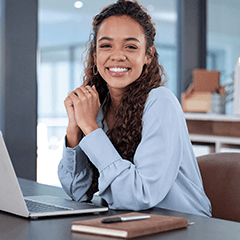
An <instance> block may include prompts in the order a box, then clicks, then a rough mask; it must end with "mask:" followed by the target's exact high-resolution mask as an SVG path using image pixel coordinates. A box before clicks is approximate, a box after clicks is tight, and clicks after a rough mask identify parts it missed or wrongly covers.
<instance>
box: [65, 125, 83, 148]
mask: <svg viewBox="0 0 240 240" xmlns="http://www.w3.org/2000/svg"><path fill="white" fill-rule="evenodd" d="M66 132H67V134H66V146H67V147H70V148H74V147H76V146H77V145H78V144H79V142H80V140H81V139H82V131H81V129H80V128H79V127H70V126H68V127H67V131H66Z"/></svg>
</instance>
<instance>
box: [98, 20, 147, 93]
mask: <svg viewBox="0 0 240 240" xmlns="http://www.w3.org/2000/svg"><path fill="white" fill-rule="evenodd" d="M148 61H149V56H147V55H146V40H145V36H144V33H143V30H142V28H141V25H140V24H139V23H137V22H136V21H135V20H133V19H131V18H130V17H127V16H111V17H109V18H107V19H105V20H104V21H103V22H102V24H101V26H100V28H99V31H98V34H97V47H96V55H95V63H96V65H97V68H98V71H99V73H100V75H101V76H102V78H103V79H104V80H105V81H106V83H107V84H108V87H109V90H110V92H111V90H118V91H121V92H122V91H124V88H126V87H127V86H128V85H129V84H131V83H132V82H134V81H135V80H136V79H138V78H139V77H140V75H141V73H142V69H143V65H144V64H145V63H148Z"/></svg>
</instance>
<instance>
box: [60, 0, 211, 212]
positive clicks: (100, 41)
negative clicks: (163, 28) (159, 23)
mask: <svg viewBox="0 0 240 240" xmlns="http://www.w3.org/2000/svg"><path fill="white" fill-rule="evenodd" d="M155 34H156V33H155V28H154V25H153V23H152V22H151V18H150V16H149V15H148V14H147V13H146V12H145V11H144V9H143V8H142V7H141V6H140V5H139V4H138V3H137V2H132V1H127V0H119V1H117V2H116V3H114V4H112V5H110V6H108V7H106V8H105V9H103V10H102V11H101V12H100V13H99V14H98V15H96V16H95V18H94V21H93V39H92V41H91V43H90V48H89V51H88V58H87V67H86V69H85V77H84V84H83V85H82V86H80V87H79V88H77V89H75V90H74V91H72V92H71V93H70V94H69V95H68V96H67V98H66V99H65V107H66V110H67V114H68V118H69V124H68V127H67V134H66V138H65V145H64V150H63V158H62V160H61V162H60V164H59V169H58V174H59V178H60V181H61V183H62V186H63V188H64V190H65V191H66V192H67V193H68V195H69V196H71V197H72V198H73V199H74V200H76V201H88V200H91V198H92V196H93V194H94V193H95V192H96V191H99V195H100V196H101V197H102V198H103V199H105V200H106V201H107V203H108V205H109V207H110V208H112V209H129V210H143V209H148V208H151V207H154V206H157V207H161V208H166V209H171V210H176V211H182V212H187V213H192V214H198V215H203V216H211V206H210V202H209V200H208V198H207V197H206V195H205V193H204V190H203V186H202V180H201V176H200V172H199V169H198V165H197V162H196V159H195V157H194V154H193V151H192V146H191V142H190V140H189V136H188V131H187V127H186V123H185V119H184V115H183V112H182V109H181V106H180V104H179V102H178V101H177V99H176V98H175V97H174V95H173V94H172V93H171V92H170V91H169V90H167V89H166V88H165V87H163V86H162V85H163V77H164V73H163V68H162V66H160V65H159V64H158V54H157V51H156V49H155V47H154V38H155Z"/></svg>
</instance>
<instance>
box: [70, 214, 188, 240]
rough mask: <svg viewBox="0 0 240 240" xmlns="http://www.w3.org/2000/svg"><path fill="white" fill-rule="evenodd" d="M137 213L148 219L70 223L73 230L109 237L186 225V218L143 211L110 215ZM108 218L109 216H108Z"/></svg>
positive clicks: (142, 234) (158, 230)
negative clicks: (147, 216)
mask: <svg viewBox="0 0 240 240" xmlns="http://www.w3.org/2000/svg"><path fill="white" fill-rule="evenodd" d="M137 215H150V218H148V219H142V220H135V221H126V222H116V223H102V222H101V221H102V219H105V218H106V217H104V218H95V219H90V220H83V221H77V222H73V223H72V228H71V230H72V231H73V232H80V233H89V234H96V235H104V236H111V237H121V238H133V237H139V236H144V235H149V234H153V233H160V232H165V231H169V230H173V229H179V228H184V227H187V226H188V219H186V218H180V217H172V216H163V215H154V214H144V213H136V212H133V213H127V214H122V215H117V216H112V217H114V218H115V217H119V216H121V217H127V216H137ZM109 218H110V217H109Z"/></svg>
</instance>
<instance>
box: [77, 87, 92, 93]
mask: <svg viewBox="0 0 240 240" xmlns="http://www.w3.org/2000/svg"><path fill="white" fill-rule="evenodd" d="M88 87H89V86H88V85H87V86H83V85H82V86H80V87H79V88H80V89H81V90H82V92H83V93H84V94H87V93H91V90H90V89H89V88H88Z"/></svg>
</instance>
